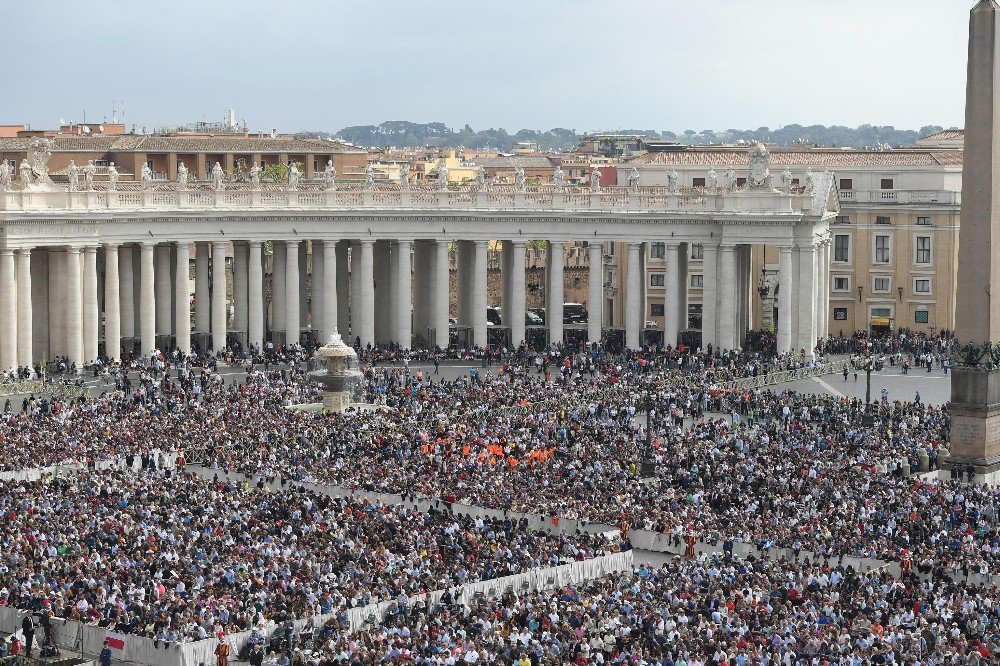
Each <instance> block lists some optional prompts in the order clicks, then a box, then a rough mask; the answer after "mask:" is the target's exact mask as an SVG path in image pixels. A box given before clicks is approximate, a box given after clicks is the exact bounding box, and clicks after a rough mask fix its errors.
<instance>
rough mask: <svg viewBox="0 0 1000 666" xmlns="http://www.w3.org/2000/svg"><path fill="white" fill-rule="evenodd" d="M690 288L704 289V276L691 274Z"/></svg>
mask: <svg viewBox="0 0 1000 666" xmlns="http://www.w3.org/2000/svg"><path fill="white" fill-rule="evenodd" d="M691 288H692V289H704V288H705V276H704V275H692V276H691Z"/></svg>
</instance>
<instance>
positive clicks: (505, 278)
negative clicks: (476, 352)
mask: <svg viewBox="0 0 1000 666" xmlns="http://www.w3.org/2000/svg"><path fill="white" fill-rule="evenodd" d="M513 256H514V245H513V244H512V243H511V241H507V240H505V241H500V314H501V323H502V324H503V325H504V326H506V327H507V328H510V307H511V306H510V303H511V301H510V291H511V290H510V275H511V272H512V271H513V264H512V263H511V260H512V258H513ZM515 344H516V343H515Z"/></svg>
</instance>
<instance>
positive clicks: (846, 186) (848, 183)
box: [840, 178, 854, 190]
mask: <svg viewBox="0 0 1000 666" xmlns="http://www.w3.org/2000/svg"><path fill="white" fill-rule="evenodd" d="M840 189H842V190H853V189H854V179H852V178H841V179H840Z"/></svg>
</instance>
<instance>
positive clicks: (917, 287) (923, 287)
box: [913, 278, 931, 294]
mask: <svg viewBox="0 0 1000 666" xmlns="http://www.w3.org/2000/svg"><path fill="white" fill-rule="evenodd" d="M913 293H915V294H929V293H931V281H930V278H920V279H917V280H914V281H913Z"/></svg>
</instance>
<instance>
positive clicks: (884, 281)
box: [872, 277, 889, 294]
mask: <svg viewBox="0 0 1000 666" xmlns="http://www.w3.org/2000/svg"><path fill="white" fill-rule="evenodd" d="M872 291H874V292H875V293H877V294H887V293H889V278H887V277H877V278H875V280H874V284H873V286H872Z"/></svg>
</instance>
